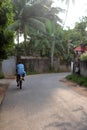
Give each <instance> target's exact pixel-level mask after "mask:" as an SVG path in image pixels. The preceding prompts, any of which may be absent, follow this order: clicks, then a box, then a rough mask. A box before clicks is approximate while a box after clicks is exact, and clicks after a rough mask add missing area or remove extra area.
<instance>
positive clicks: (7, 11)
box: [0, 0, 13, 59]
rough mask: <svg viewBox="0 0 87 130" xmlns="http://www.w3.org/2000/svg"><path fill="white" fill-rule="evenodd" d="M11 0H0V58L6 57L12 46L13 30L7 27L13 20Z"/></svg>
mask: <svg viewBox="0 0 87 130" xmlns="http://www.w3.org/2000/svg"><path fill="white" fill-rule="evenodd" d="M12 9H13V8H12V3H11V0H7V1H6V0H1V1H0V59H3V58H7V56H8V53H9V50H10V49H11V48H12V43H13V32H11V31H8V30H7V27H8V26H9V25H10V24H11V23H12V22H13V10H12Z"/></svg>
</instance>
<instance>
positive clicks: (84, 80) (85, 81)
mask: <svg viewBox="0 0 87 130" xmlns="http://www.w3.org/2000/svg"><path fill="white" fill-rule="evenodd" d="M66 79H68V80H71V81H73V82H75V83H77V84H79V85H83V86H86V87H87V77H83V76H80V75H77V74H71V75H68V76H66Z"/></svg>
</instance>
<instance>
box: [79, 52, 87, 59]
mask: <svg viewBox="0 0 87 130" xmlns="http://www.w3.org/2000/svg"><path fill="white" fill-rule="evenodd" d="M80 60H82V61H83V60H87V52H85V53H83V54H82V55H81V56H80Z"/></svg>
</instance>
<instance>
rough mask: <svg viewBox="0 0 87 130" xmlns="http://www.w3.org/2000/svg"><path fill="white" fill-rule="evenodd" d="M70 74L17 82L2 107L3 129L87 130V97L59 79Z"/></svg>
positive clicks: (1, 128)
mask: <svg viewBox="0 0 87 130" xmlns="http://www.w3.org/2000/svg"><path fill="white" fill-rule="evenodd" d="M66 75H67V73H59V74H43V75H32V76H27V77H26V80H25V81H24V83H23V89H22V90H20V89H19V88H17V87H16V82H15V80H13V81H12V82H11V84H10V86H9V89H8V92H7V93H6V96H5V99H4V102H3V104H2V105H1V107H0V130H87V97H85V96H82V95H80V94H78V93H76V92H74V91H73V90H72V89H71V88H69V87H67V86H66V85H65V84H64V83H62V82H60V81H59V80H60V79H61V78H63V77H65V76H66Z"/></svg>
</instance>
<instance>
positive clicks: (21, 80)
mask: <svg viewBox="0 0 87 130" xmlns="http://www.w3.org/2000/svg"><path fill="white" fill-rule="evenodd" d="M22 83H23V76H22V75H19V79H18V82H17V86H19V87H20V89H22Z"/></svg>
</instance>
